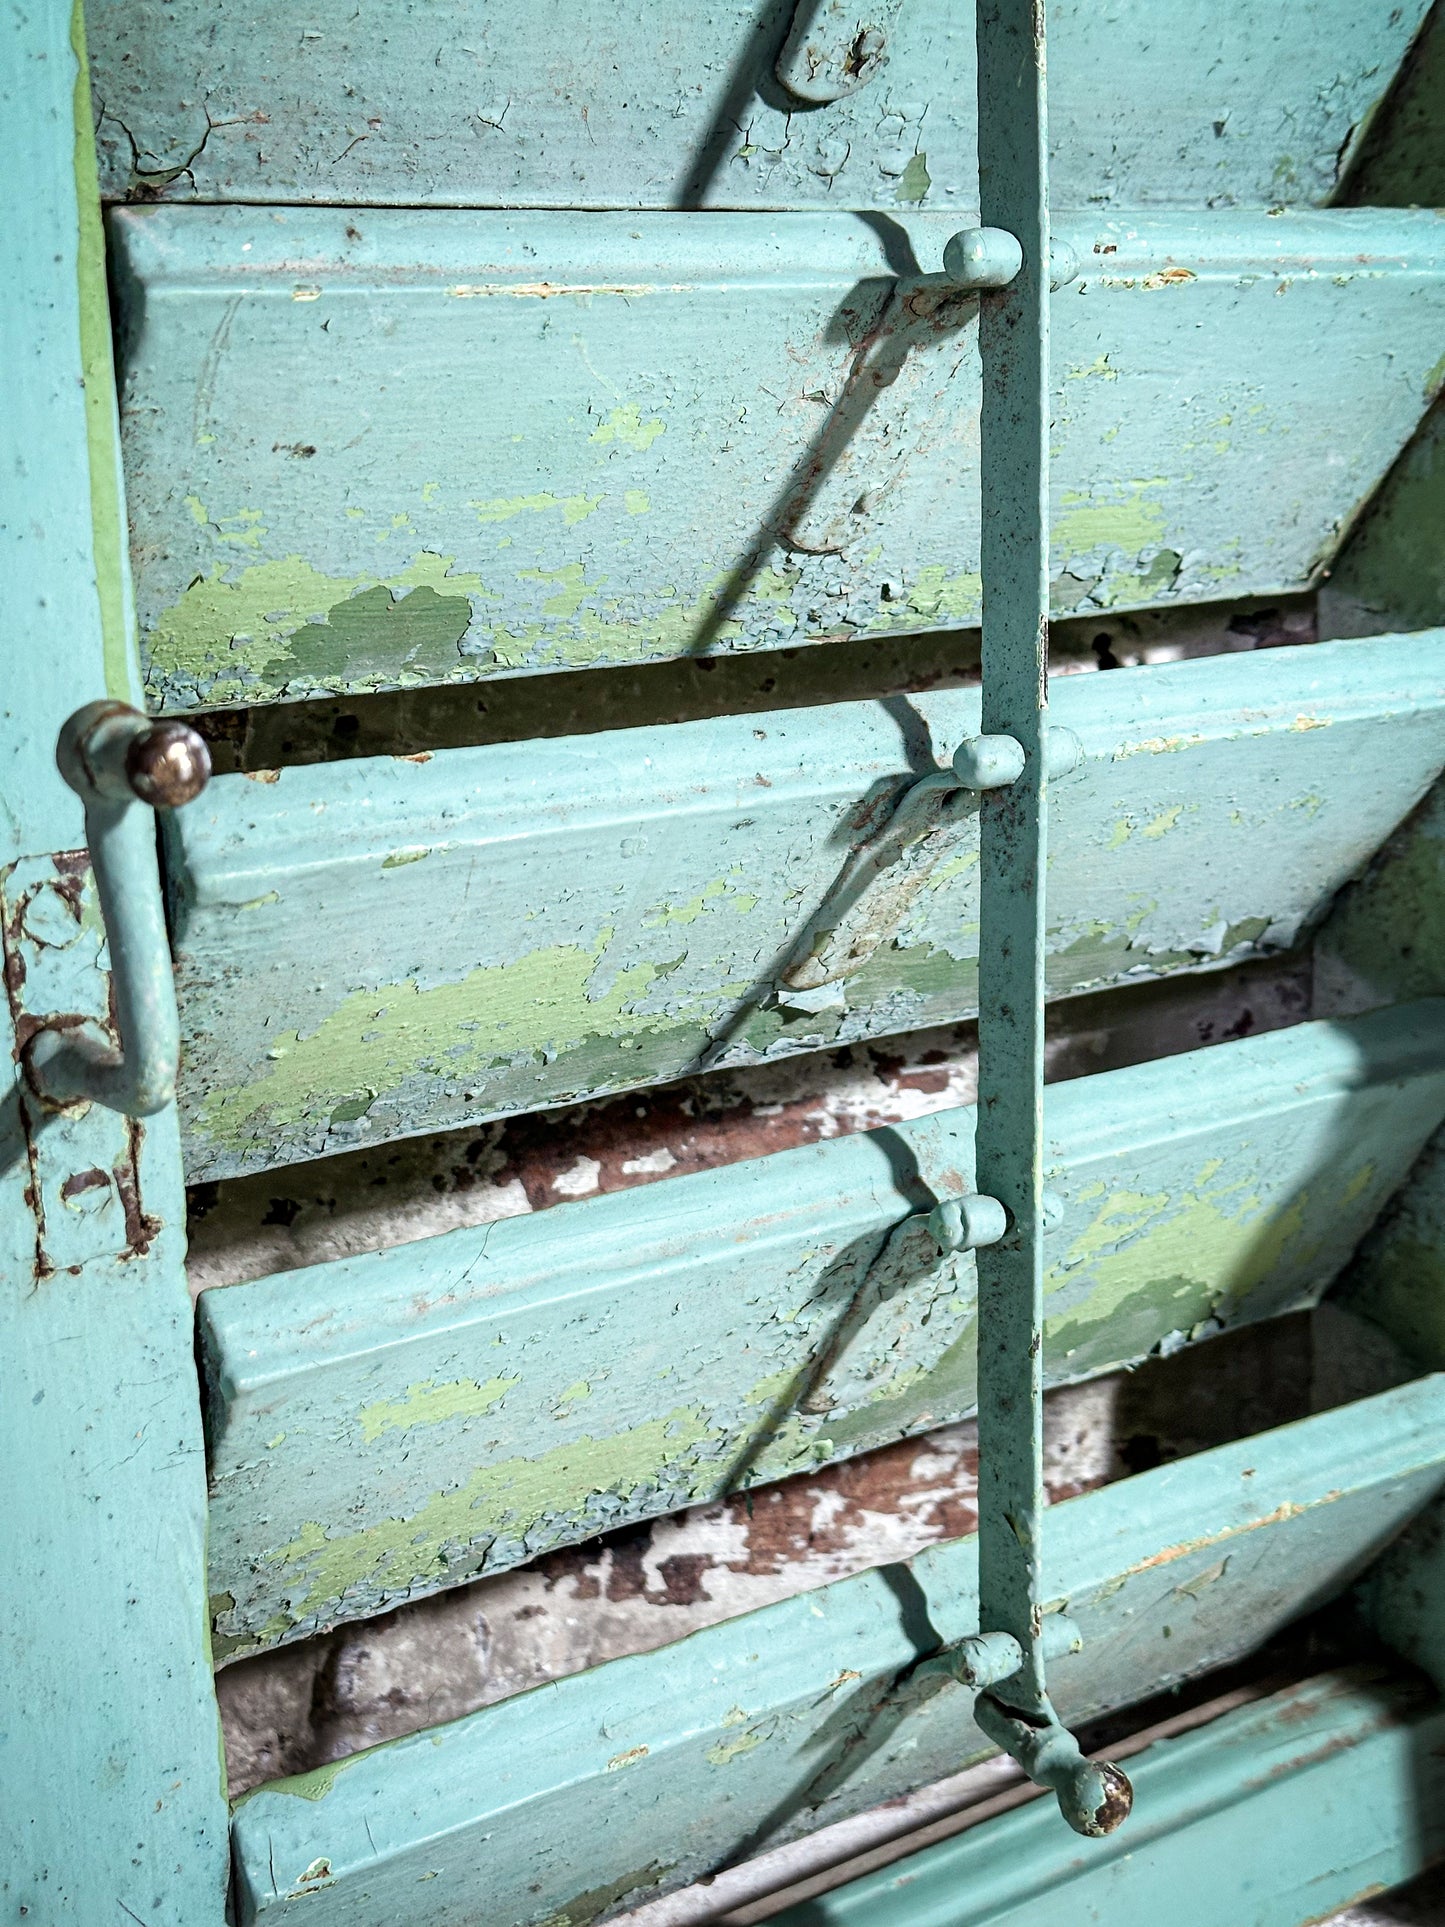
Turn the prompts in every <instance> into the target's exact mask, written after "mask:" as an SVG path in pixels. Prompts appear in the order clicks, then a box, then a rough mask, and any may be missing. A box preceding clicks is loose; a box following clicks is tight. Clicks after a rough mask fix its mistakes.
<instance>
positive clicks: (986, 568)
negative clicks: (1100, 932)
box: [965, 0, 1133, 1834]
mask: <svg viewBox="0 0 1445 1927" xmlns="http://www.w3.org/2000/svg"><path fill="white" fill-rule="evenodd" d="M978 149H979V182H980V205H981V211H982V221H983V226H984V229H985V231H987V230H988V229H991V228H997V229H1003V230H1004V231H1005V232H1006V233H1008V234H1011V235H1013V236H1014V237H1015V238H1016V240H1017V241H1018V243H1019V246H1020V249H1021V251H1022V256H1023V260H1022V266H1021V267H1020V269H1019V271H1018V273H1017V274H1016V275H1015V276H1014V277H1013V278H1012V279H1011V280H1010V281H1009V282H1008V284H1007V286H1005V287H1002V288H999V289H997V290H994V291H988V292H984V293H982V294H981V295H980V297H979V350H980V355H981V358H982V363H983V413H982V422H981V430H980V437H981V477H982V491H983V518H982V549H981V568H982V574H983V732H984V737H985V740H987V739H988V738H990V737H999V736H1003V737H1011V738H1012V739H1013V740H1014V741H1015V742H1016V743H1017V744H1019V746H1020V747H1021V748H1022V751H1023V759H1022V760H1023V767H1022V770H1021V771H1020V773H1019V774H1018V775H1017V777H1016V778H1015V779H1014V780H1013V781H1012V782H1008V783H1004V784H1000V785H999V786H997V787H993V788H988V789H985V790H982V791H981V792H980V796H979V823H980V837H981V869H980V944H979V1026H978V1028H979V1070H978V1152H977V1170H978V1177H977V1186H978V1190H979V1191H980V1192H982V1193H984V1194H985V1195H989V1196H992V1197H995V1198H997V1199H999V1200H1000V1201H1001V1202H1002V1204H1003V1205H1004V1207H1005V1209H1006V1211H1007V1214H1008V1231H1007V1233H1006V1235H1005V1236H1004V1237H1003V1238H1002V1239H1001V1240H1000V1241H999V1242H998V1243H996V1244H992V1245H987V1246H983V1247H981V1248H980V1249H979V1251H978V1254H977V1264H978V1294H979V1310H978V1385H979V1396H978V1437H979V1494H978V1515H979V1531H978V1559H979V1623H980V1626H981V1628H982V1632H981V1635H980V1640H979V1646H978V1648H977V1649H975V1650H976V1657H977V1659H978V1660H979V1661H985V1660H986V1659H987V1657H988V1655H990V1654H992V1655H994V1663H993V1664H992V1665H984V1666H982V1667H980V1668H979V1669H978V1673H977V1677H978V1678H979V1683H980V1685H981V1687H982V1689H983V1690H981V1691H980V1692H979V1694H978V1698H977V1700H976V1703H975V1718H976V1720H977V1722H978V1724H979V1726H980V1727H982V1729H983V1731H984V1732H985V1733H987V1734H988V1736H989V1737H990V1738H991V1739H994V1740H996V1741H998V1743H999V1744H1000V1745H1001V1746H1002V1747H1004V1748H1006V1749H1007V1751H1008V1752H1009V1753H1011V1754H1012V1755H1013V1757H1014V1758H1015V1759H1016V1760H1017V1761H1018V1763H1019V1765H1020V1766H1021V1767H1023V1769H1024V1771H1025V1772H1026V1773H1027V1774H1029V1776H1030V1777H1031V1778H1032V1779H1034V1780H1036V1781H1038V1782H1039V1783H1040V1784H1041V1785H1044V1786H1048V1787H1052V1788H1053V1790H1054V1791H1055V1792H1056V1793H1057V1794H1058V1799H1059V1805H1060V1807H1061V1809H1062V1810H1063V1814H1064V1817H1065V1819H1066V1820H1067V1821H1068V1822H1069V1824H1070V1826H1072V1827H1074V1828H1075V1829H1076V1830H1077V1831H1078V1832H1080V1833H1085V1834H1103V1833H1111V1832H1112V1831H1113V1830H1114V1828H1115V1827H1117V1826H1118V1825H1119V1824H1120V1823H1121V1822H1122V1821H1123V1820H1124V1819H1125V1818H1126V1817H1127V1815H1128V1812H1129V1808H1130V1805H1131V1803H1132V1799H1133V1794H1132V1790H1131V1788H1130V1786H1129V1782H1128V1780H1127V1778H1126V1777H1125V1776H1124V1774H1123V1773H1121V1772H1120V1771H1119V1769H1118V1768H1117V1767H1114V1766H1107V1765H1095V1764H1092V1763H1091V1762H1090V1761H1088V1760H1086V1759H1084V1757H1083V1755H1082V1754H1081V1753H1080V1751H1079V1746H1078V1743H1077V1741H1076V1740H1075V1739H1074V1737H1073V1735H1072V1734H1071V1733H1070V1732H1069V1731H1068V1729H1067V1728H1066V1727H1064V1726H1062V1725H1061V1724H1060V1722H1059V1719H1058V1716H1057V1714H1056V1713H1055V1712H1054V1709H1053V1707H1052V1705H1051V1704H1050V1702H1049V1696H1048V1691H1047V1687H1046V1684H1045V1679H1044V1658H1045V1644H1046V1641H1045V1632H1046V1627H1045V1622H1044V1619H1043V1615H1042V1610H1041V1571H1040V1541H1041V1527H1042V1514H1043V1356H1042V1354H1043V1234H1044V1228H1045V1227H1044V1192H1043V1074H1044V881H1045V853H1046V848H1047V838H1048V781H1049V770H1048V766H1047V765H1048V760H1049V759H1048V758H1047V757H1046V754H1045V719H1046V712H1047V704H1048V591H1049V572H1048V561H1049V556H1048V549H1049V284H1050V259H1049V201H1048V122H1047V108H1046V83H1045V57H1044V12H1043V4H1042V0H979V5H978ZM1049 1630H1054V1629H1049ZM999 1635H1004V1636H1005V1639H1003V1640H1001V1639H1000V1638H999V1637H998V1636H999ZM1006 1642H1017V1647H1018V1650H1019V1652H1020V1654H1021V1655H1022V1664H1021V1665H1019V1666H1018V1667H1017V1669H1016V1670H1011V1671H1009V1672H1007V1673H1006V1674H1004V1675H1003V1676H1002V1677H999V1676H998V1673H997V1666H998V1664H1000V1663H1003V1664H1007V1661H1006V1660H1005V1661H1002V1662H1000V1661H999V1660H998V1658H997V1655H998V1653H999V1651H1000V1649H1002V1650H1004V1651H1006V1652H1007V1653H1008V1654H1009V1656H1010V1657H1011V1656H1012V1644H1011V1643H1006ZM969 1643H970V1642H965V1644H969ZM1066 1643H1067V1642H1063V1641H1052V1640H1051V1641H1049V1642H1048V1645H1049V1647H1050V1649H1051V1650H1052V1649H1056V1648H1057V1647H1058V1646H1059V1645H1060V1644H1066ZM990 1675H991V1676H992V1683H990V1677H989V1676H990Z"/></svg>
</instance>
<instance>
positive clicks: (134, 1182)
mask: <svg viewBox="0 0 1445 1927" xmlns="http://www.w3.org/2000/svg"><path fill="white" fill-rule="evenodd" d="M144 1142H145V1126H144V1125H143V1124H142V1123H141V1121H140V1119H139V1118H135V1117H133V1118H130V1119H128V1120H127V1124H126V1155H125V1156H124V1157H123V1158H122V1159H121V1161H120V1163H119V1164H117V1165H116V1167H115V1170H114V1172H113V1174H112V1175H113V1176H114V1178H115V1188H116V1192H117V1194H118V1196H119V1198H120V1203H121V1209H122V1211H123V1212H124V1213H125V1245H126V1248H125V1251H124V1253H123V1254H122V1255H123V1256H125V1257H128V1258H144V1257H145V1255H146V1253H147V1252H148V1251H149V1250H150V1248H151V1246H152V1245H153V1244H154V1243H155V1241H156V1239H157V1238H158V1237H159V1235H160V1230H161V1223H160V1219H159V1218H152V1217H150V1216H148V1215H147V1213H146V1212H145V1211H144V1210H143V1209H142V1206H141V1195H140V1154H141V1146H142V1144H144Z"/></svg>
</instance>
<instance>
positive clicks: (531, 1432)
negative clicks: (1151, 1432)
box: [201, 1002, 1445, 1653]
mask: <svg viewBox="0 0 1445 1927" xmlns="http://www.w3.org/2000/svg"><path fill="white" fill-rule="evenodd" d="M1442 1115H1445V1002H1431V1003H1425V1004H1420V1005H1414V1006H1410V1007H1407V1008H1406V1009H1403V1010H1399V1011H1389V1012H1383V1013H1380V1014H1378V1015H1376V1016H1374V1017H1370V1018H1367V1019H1365V1020H1363V1022H1362V1023H1360V1024H1358V1025H1355V1026H1350V1025H1339V1026H1335V1025H1329V1024H1316V1025H1308V1026H1305V1027H1303V1028H1300V1029H1296V1030H1291V1031H1284V1032H1280V1033H1278V1034H1274V1035H1270V1036H1267V1037H1262V1038H1258V1039H1251V1040H1247V1041H1246V1042H1243V1043H1238V1044H1230V1045H1223V1046H1219V1047H1217V1048H1215V1049H1213V1050H1207V1051H1199V1052H1196V1053H1193V1054H1191V1055H1189V1056H1187V1057H1181V1058H1171V1059H1168V1060H1166V1061H1164V1062H1162V1063H1159V1064H1151V1065H1141V1066H1138V1067H1136V1068H1133V1069H1129V1070H1124V1071H1115V1072H1110V1073H1107V1074H1105V1075H1102V1076H1099V1077H1095V1078H1087V1079H1083V1080H1080V1081H1078V1082H1076V1083H1068V1084H1061V1085H1055V1086H1053V1087H1052V1088H1051V1089H1050V1092H1049V1098H1048V1113H1047V1124H1048V1141H1047V1150H1046V1156H1047V1160H1048V1168H1047V1181H1048V1184H1049V1187H1050V1189H1052V1190H1055V1191H1058V1192H1059V1193H1060V1194H1061V1195H1062V1196H1063V1198H1064V1199H1065V1202H1066V1205H1067V1211H1066V1215H1065V1218H1064V1220H1063V1222H1062V1223H1061V1224H1060V1225H1059V1226H1058V1227H1057V1228H1056V1229H1055V1230H1054V1231H1053V1232H1052V1233H1051V1234H1050V1235H1049V1237H1048V1239H1047V1241H1046V1264H1047V1268H1048V1271H1047V1279H1046V1289H1047V1294H1048V1296H1047V1300H1046V1306H1047V1312H1048V1323H1047V1343H1046V1350H1045V1356H1044V1366H1045V1370H1046V1372H1047V1374H1048V1377H1049V1378H1050V1379H1051V1380H1052V1381H1053V1382H1055V1383H1057V1382H1060V1381H1065V1380H1070V1379H1081V1378H1085V1377H1088V1376H1090V1375H1092V1374H1094V1373H1097V1372H1101V1371H1104V1370H1107V1369H1109V1368H1111V1367H1114V1366H1117V1365H1119V1364H1124V1363H1129V1362H1132V1361H1134V1360H1136V1359H1139V1358H1141V1357H1143V1356H1144V1355H1145V1354H1147V1353H1148V1352H1149V1351H1150V1350H1151V1349H1152V1348H1154V1347H1155V1346H1156V1345H1158V1344H1160V1343H1161V1342H1167V1343H1168V1344H1170V1345H1174V1344H1178V1343H1180V1342H1182V1341H1184V1340H1185V1339H1188V1338H1201V1337H1205V1336H1207V1335H1209V1334H1210V1333H1213V1332H1216V1331H1219V1330H1221V1329H1223V1328H1225V1327H1227V1326H1230V1325H1235V1324H1239V1323H1242V1322H1246V1321H1249V1320H1253V1319H1258V1318H1264V1317H1270V1316H1273V1315H1275V1314H1276V1313H1278V1312H1281V1311H1285V1310H1288V1309H1290V1308H1292V1307H1295V1306H1298V1305H1300V1304H1304V1303H1308V1302H1311V1301H1312V1300H1313V1299H1314V1298H1316V1297H1317V1296H1318V1295H1319V1293H1320V1292H1321V1291H1322V1290H1323V1289H1324V1287H1325V1286H1326V1285H1327V1284H1328V1283H1329V1281H1330V1279H1331V1278H1332V1277H1333V1276H1334V1275H1335V1273H1336V1272H1337V1271H1338V1269H1339V1267H1340V1266H1341V1264H1342V1263H1343V1262H1344V1261H1345V1259H1346V1258H1347V1257H1348V1255H1349V1253H1350V1252H1351V1250H1352V1249H1353V1248H1354V1246H1355V1244H1356V1243H1357V1242H1358V1240H1359V1238H1360V1236H1361V1235H1362V1234H1363V1232H1364V1231H1365V1230H1366V1229H1367V1227H1368V1226H1369V1224H1370V1223H1371V1221H1372V1220H1373V1219H1374V1217H1375V1215H1376V1213H1377V1212H1378V1211H1379V1209H1380V1207H1381V1205H1382V1204H1383V1203H1384V1201H1385V1199H1386V1198H1387V1197H1388V1196H1389V1194H1390V1192H1391V1191H1392V1190H1393V1189H1394V1188H1395V1186H1396V1185H1397V1184H1398V1183H1399V1182H1400V1180H1401V1179H1402V1177H1403V1176H1404V1174H1405V1173H1406V1171H1407V1170H1408V1169H1409V1167H1410V1165H1411V1163H1412V1161H1413V1159H1414V1158H1415V1156H1416V1154H1417V1153H1418V1150H1419V1148H1420V1146H1421V1145H1422V1144H1423V1143H1424V1141H1425V1139H1426V1138H1427V1137H1428V1136H1429V1134H1430V1132H1431V1131H1432V1130H1433V1129H1434V1128H1435V1126H1436V1124H1437V1123H1438V1122H1439V1120H1440V1118H1441V1117H1442ZM973 1121H974V1120H973V1113H972V1111H954V1112H945V1113H941V1114H939V1115H936V1116H934V1117H929V1118H925V1119H922V1120H919V1121H918V1122H915V1123H911V1124H907V1125H902V1126H899V1127H897V1128H896V1129H889V1130H885V1131H879V1132H874V1133H870V1134H866V1135H863V1136H858V1137H844V1138H838V1139H834V1140H831V1141H829V1142H826V1143H822V1144H818V1145H812V1146H808V1147H805V1148H803V1149H799V1150H794V1151H787V1152H780V1153H778V1154H776V1155H775V1156H773V1157H770V1158H765V1159H760V1160H757V1161H756V1162H751V1163H745V1164H741V1165H733V1166H729V1167H727V1168H725V1169H722V1170H719V1171H714V1172H706V1173H702V1174H700V1175H696V1176H690V1177H686V1178H678V1179H671V1180H669V1181H667V1182H666V1183H663V1184H658V1185H653V1186H649V1187H647V1188H646V1189H645V1190H641V1191H630V1192H620V1193H616V1194H613V1195H608V1196H601V1197H597V1198H593V1199H587V1200H583V1201H580V1202H578V1203H574V1204H565V1205H559V1206H556V1207H554V1208H553V1209H552V1210H550V1211H547V1212H544V1213H541V1214H539V1215H536V1216H529V1217H523V1218H515V1219H504V1220H502V1221H501V1222H499V1223H496V1224H492V1225H489V1226H485V1227H482V1228H479V1229H474V1230H463V1231H456V1232H451V1233H449V1234H446V1235H444V1236H441V1237H437V1238H434V1239H429V1240H426V1241H424V1242H422V1243H419V1244H411V1245H404V1246H398V1247H396V1248H394V1249H392V1250H389V1251H384V1252H378V1253H373V1254H370V1255H367V1256H363V1257H359V1258H352V1259H346V1260H341V1261H338V1262H334V1263H331V1264H326V1265H320V1266H316V1267H314V1268H311V1269H309V1270H305V1271H299V1272H290V1273H285V1274H280V1275H278V1276H276V1277H273V1278H269V1279H263V1280H260V1281H258V1282H256V1283H254V1284H248V1285H237V1286H234V1287H232V1288H230V1289H227V1290H221V1291H213V1292H210V1293H207V1294H206V1295H205V1297H204V1298H203V1299H202V1301H201V1330H202V1342H203V1349H204V1352H205V1356H206V1360H207V1368H208V1373H209V1377H210V1380H211V1385H212V1400H211V1422H212V1440H211V1471H212V1505H211V1590H212V1592H213V1593H217V1594H224V1595H227V1600H228V1603H226V1604H225V1605H224V1607H223V1609H222V1610H221V1613H220V1616H219V1617H218V1619H217V1622H216V1632H217V1636H218V1641H219V1643H220V1645H221V1647H222V1649H223V1650H225V1651H226V1652H228V1653H237V1652H241V1651H245V1650H249V1649H251V1648H253V1647H255V1646H257V1645H266V1644H270V1643H272V1642H274V1641H276V1640H277V1639H282V1638H294V1637H297V1636H300V1635H304V1634H305V1633H308V1632H310V1631H313V1630H314V1629H315V1628H316V1627H317V1626H318V1625H326V1624H330V1623H331V1622H332V1621H334V1620H336V1619H339V1618H347V1617H355V1616H358V1615H365V1614H369V1613H373V1612H378V1611H382V1610H384V1609H385V1608H386V1607H388V1606H391V1605H395V1604H397V1603H399V1602H400V1601H401V1600H403V1599H405V1598H409V1597H415V1596H416V1595H417V1594H418V1593H422V1592H426V1591H430V1590H433V1589H435V1588H436V1587H438V1586H443V1585H447V1584H451V1583H455V1582H457V1581H459V1580H462V1579H468V1578H471V1577H473V1576H474V1575H476V1574H477V1573H479V1572H483V1571H497V1570H501V1569H504V1568H506V1567H508V1566H513V1565H516V1564H518V1563H520V1562H521V1561H523V1560H525V1559H528V1558H530V1557H532V1556H534V1555H535V1554H536V1553H538V1552H540V1551H543V1550H545V1549H547V1548H549V1547H552V1546H555V1545H561V1544H567V1543H570V1542H574V1541H576V1540H580V1539H583V1538H586V1537H588V1536H589V1535H591V1534H592V1533H595V1532H599V1531H603V1530H606V1529H609V1528H611V1527H614V1526H618V1525H622V1524H624V1523H627V1522H629V1521H633V1520H637V1519H641V1518H645V1517H650V1516H654V1515H656V1514H658V1513H661V1512H666V1511H670V1510H673V1509H675V1508H677V1507H679V1506H683V1505H687V1504H689V1503H692V1502H695V1501H698V1500H703V1499H710V1498H714V1497H716V1496H717V1495H719V1494H720V1493H722V1492H725V1491H727V1490H728V1489H729V1488H730V1487H737V1486H740V1485H745V1484H747V1483H750V1482H753V1481H757V1480H764V1479H770V1478H777V1477H781V1476H783V1475H784V1474H786V1473H789V1472H794V1471H798V1470H800V1469H804V1468H806V1467H808V1466H811V1465H814V1464H817V1463H818V1462H820V1461H826V1460H829V1459H834V1458H838V1457H843V1456H848V1455H851V1454H852V1453H855V1452H858V1451H862V1450H866V1449H867V1448H869V1447H870V1446H874V1445H878V1444H881V1443H883V1442H884V1441H886V1440H889V1439H892V1438H896V1437H897V1436H899V1435H900V1434H901V1433H907V1432H914V1431H925V1430H927V1429H928V1428H929V1427H931V1426H934V1425H940V1424H944V1423H946V1422H948V1421H950V1420H952V1419H956V1418H958V1417H960V1416H962V1415H963V1414H964V1413H966V1412H968V1411H969V1410H970V1409H971V1408H972V1407H973V1405H974V1398H975V1391H974V1388H975V1371H974V1356H973V1352H974V1346H973V1336H974V1310H975V1306H974V1289H973V1265H972V1262H971V1260H969V1259H967V1258H964V1259H962V1260H955V1261H950V1262H949V1263H947V1264H945V1265H943V1266H940V1267H937V1268H934V1269H931V1270H927V1271H924V1272H922V1273H920V1274H919V1275H918V1276H917V1277H915V1278H912V1279H911V1280H909V1281H907V1283H906V1284H904V1285H903V1286H902V1287H901V1288H900V1289H898V1290H897V1291H896V1292H894V1293H893V1294H892V1295H890V1296H889V1297H887V1298H886V1299H885V1301H884V1302H883V1303H882V1304H881V1305H880V1306H879V1307H878V1309H877V1310H876V1311H875V1312H874V1313H873V1314H872V1316H871V1317H870V1318H869V1319H868V1320H867V1322H866V1324H865V1325H864V1327H863V1329H862V1330H861V1331H860V1332H859V1333H858V1334H856V1336H855V1337H854V1339H853V1341H852V1343H851V1344H850V1346H849V1348H848V1354H847V1358H846V1360H845V1361H844V1364H845V1367H846V1369H845V1370H842V1371H830V1372H829V1374H828V1379H827V1384H826V1388H824V1386H823V1384H822V1381H821V1378H820V1372H819V1367H820V1366H822V1365H825V1364H828V1363H829V1362H830V1359H831V1347H830V1340H831V1338H832V1336H833V1334H835V1333H836V1332H837V1330H838V1329H839V1328H840V1326H842V1325H844V1324H845V1322H846V1320H847V1318H848V1313H849V1307H850V1304H851V1302H852V1300H853V1297H854V1294H855V1293H856V1292H857V1291H858V1290H859V1288H860V1287H861V1285H862V1284H863V1281H864V1278H865V1275H866V1273H867V1269H868V1266H869V1264H870V1263H871V1261H872V1260H873V1258H874V1257H875V1255H876V1254H877V1252H878V1251H879V1249H880V1247H881V1245H882V1243H883V1241H884V1239H885V1238H886V1236H887V1234H888V1231H889V1229H890V1228H891V1226H892V1225H893V1224H894V1223H896V1222H897V1221H898V1220H899V1219H900V1218H903V1217H906V1216H907V1215H908V1214H909V1213H910V1212H911V1211H913V1210H914V1209H916V1208H917V1197H916V1191H917V1186H918V1185H919V1184H921V1185H923V1186H924V1187H926V1188H927V1189H928V1190H929V1191H931V1192H932V1193H933V1195H934V1196H936V1197H939V1198H942V1197H946V1196H956V1195H957V1194H958V1193H960V1192H962V1191H967V1190H970V1189H972V1188H973V1178H974V1166H973ZM584 1377H585V1378H587V1379H588V1380H589V1382H590V1383H591V1385H592V1387H593V1395H592V1397H591V1398H589V1399H586V1400H582V1401H577V1400H575V1399H569V1398H568V1397H566V1396H565V1394H566V1393H567V1392H568V1391H569V1390H570V1389H571V1388H573V1387H574V1386H575V1383H576V1381H578V1380H579V1379H581V1378H584ZM822 1389H826V1391H827V1392H828V1394H829V1396H826V1397H822V1398H820V1397H818V1396H817V1394H818V1392H819V1391H820V1390H822Z"/></svg>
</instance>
